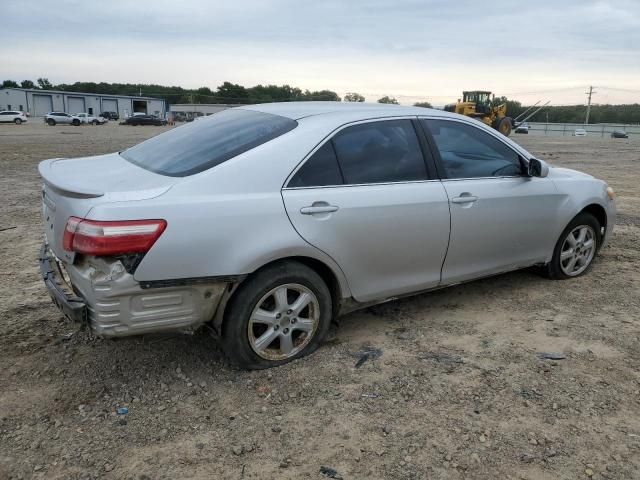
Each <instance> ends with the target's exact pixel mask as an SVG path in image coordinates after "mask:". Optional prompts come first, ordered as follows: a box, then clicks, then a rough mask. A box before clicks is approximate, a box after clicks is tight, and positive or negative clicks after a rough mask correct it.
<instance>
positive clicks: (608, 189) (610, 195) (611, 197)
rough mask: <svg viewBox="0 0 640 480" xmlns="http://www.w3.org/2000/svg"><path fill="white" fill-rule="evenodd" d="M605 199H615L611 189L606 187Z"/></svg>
mask: <svg viewBox="0 0 640 480" xmlns="http://www.w3.org/2000/svg"><path fill="white" fill-rule="evenodd" d="M607 197H609V200H613V199H614V198H616V194H615V193H614V191H613V188H611V187H607Z"/></svg>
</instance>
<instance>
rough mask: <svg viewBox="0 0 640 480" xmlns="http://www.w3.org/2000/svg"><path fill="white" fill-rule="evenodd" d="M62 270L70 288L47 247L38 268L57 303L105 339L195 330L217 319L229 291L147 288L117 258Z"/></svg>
mask: <svg viewBox="0 0 640 480" xmlns="http://www.w3.org/2000/svg"><path fill="white" fill-rule="evenodd" d="M63 267H64V268H65V271H66V273H67V275H68V276H69V279H70V284H69V283H68V282H66V281H65V280H64V277H63V275H62V272H61V266H60V265H59V263H58V260H57V259H56V258H55V257H54V256H53V254H52V253H51V252H50V251H49V249H48V248H47V246H46V245H44V246H43V249H42V251H41V253H40V268H41V271H42V274H43V278H44V281H45V285H46V286H47V289H48V290H49V295H50V296H51V298H52V300H53V303H54V304H56V306H58V308H59V309H60V310H61V311H62V312H63V313H64V314H65V316H67V317H69V318H71V319H72V320H74V321H78V322H85V321H86V322H87V323H88V324H89V325H90V327H91V329H92V330H93V331H94V332H95V333H96V334H97V335H100V336H104V337H124V336H130V335H138V334H143V333H155V332H161V331H176V330H177V331H193V330H194V329H195V328H197V327H199V326H201V325H202V324H204V323H206V322H208V321H210V320H211V319H212V318H213V316H214V314H215V313H216V310H217V308H218V305H219V304H220V300H221V298H222V297H223V294H224V292H225V289H226V287H227V283H204V284H197V285H181V286H170V287H158V288H146V289H143V288H142V287H141V286H140V283H139V282H138V281H136V280H135V279H134V278H133V275H132V274H131V273H128V272H127V271H126V269H125V268H124V266H123V264H122V263H121V262H120V260H118V259H115V258H96V257H83V258H79V259H76V261H75V263H74V264H73V265H66V264H65V265H64V266H63Z"/></svg>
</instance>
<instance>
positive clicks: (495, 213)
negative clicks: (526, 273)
mask: <svg viewBox="0 0 640 480" xmlns="http://www.w3.org/2000/svg"><path fill="white" fill-rule="evenodd" d="M421 124H422V125H423V127H424V128H425V133H427V137H428V138H429V140H430V143H431V145H432V147H433V151H434V157H435V158H436V161H437V165H438V168H439V171H440V174H441V177H442V184H443V185H444V188H445V189H446V191H447V195H448V197H449V202H450V205H451V239H450V241H449V248H448V251H447V256H446V259H445V261H444V264H443V267H442V283H443V284H445V285H446V284H452V283H457V282H462V281H465V280H469V279H472V278H477V277H481V276H485V275H492V274H495V273H499V272H503V271H508V270H513V269H516V268H519V267H525V266H529V265H533V264H535V263H539V262H544V261H546V260H548V259H549V258H550V256H551V253H552V251H553V248H554V245H555V242H556V240H557V238H555V235H556V233H555V232H557V226H558V221H559V216H558V215H557V213H558V211H559V209H560V205H561V203H562V202H563V196H562V195H561V194H560V193H559V192H558V191H557V190H556V188H555V185H554V184H553V181H552V180H551V179H548V178H538V177H529V176H527V175H526V174H525V172H524V166H525V165H526V161H525V160H524V159H523V157H522V155H521V154H520V153H519V152H518V151H517V150H516V149H515V148H514V147H513V146H512V145H510V144H508V143H507V142H505V141H504V140H502V137H501V135H500V134H499V133H498V132H495V133H494V132H493V131H492V130H488V129H485V128H483V127H482V126H481V125H479V124H478V125H476V124H474V123H472V122H469V121H461V120H454V119H442V118H439V119H436V118H432V119H421Z"/></svg>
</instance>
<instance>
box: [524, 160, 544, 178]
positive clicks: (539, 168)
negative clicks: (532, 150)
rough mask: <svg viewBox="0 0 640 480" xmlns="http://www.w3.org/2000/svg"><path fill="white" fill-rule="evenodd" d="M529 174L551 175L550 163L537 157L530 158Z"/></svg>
mask: <svg viewBox="0 0 640 480" xmlns="http://www.w3.org/2000/svg"><path fill="white" fill-rule="evenodd" d="M527 174H528V175H529V176H530V177H540V178H544V177H546V176H547V175H549V165H547V162H545V161H543V160H538V159H537V158H530V159H529V166H528V167H527Z"/></svg>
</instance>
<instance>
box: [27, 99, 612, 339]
mask: <svg viewBox="0 0 640 480" xmlns="http://www.w3.org/2000/svg"><path fill="white" fill-rule="evenodd" d="M241 108H246V109H253V110H258V111H263V112H267V113H273V114H277V115H283V116H288V117H290V118H293V119H295V120H297V122H298V126H297V127H296V128H295V129H293V130H291V131H289V132H288V133H285V134H284V135H282V136H280V137H278V138H276V139H274V140H272V141H270V142H267V143H265V144H262V145H260V146H258V147H256V148H254V149H252V150H249V151H247V152H245V153H242V154H240V155H238V156H236V157H234V158H232V159H231V160H228V161H226V162H224V163H222V164H220V165H218V166H216V167H213V168H211V169H209V170H206V171H204V172H201V173H198V174H195V175H191V176H188V177H181V178H180V177H167V176H162V175H159V174H156V173H152V172H149V171H147V170H144V169H142V168H140V167H137V166H135V165H133V164H131V163H129V162H127V161H126V160H124V159H123V158H122V157H121V156H120V155H118V154H117V153H114V154H110V155H103V156H99V157H89V158H80V159H54V160H47V161H44V162H42V163H41V165H40V167H39V168H40V173H41V175H42V177H43V178H44V189H43V195H44V196H45V198H44V199H43V213H44V217H45V232H46V236H47V241H48V243H49V244H50V246H51V248H52V250H53V251H54V252H55V254H56V256H57V257H58V258H60V259H61V260H62V261H63V263H64V264H65V267H66V269H67V270H68V271H69V275H70V277H71V279H72V282H74V285H75V284H77V287H78V290H80V291H81V293H82V295H83V296H84V297H85V299H86V300H87V302H88V304H90V308H94V310H95V311H96V312H97V311H98V310H99V308H98V307H96V306H97V305H98V304H99V303H100V302H102V301H103V299H104V298H103V297H101V295H103V296H104V295H107V296H108V298H109V299H110V301H112V300H114V297H117V296H118V294H117V292H122V296H123V297H122V298H120V299H119V301H121V302H122V301H123V299H124V298H125V297H127V296H129V297H127V298H134V297H135V298H142V297H139V296H140V295H143V294H144V295H152V294H153V292H152V291H149V290H145V291H144V292H141V291H139V290H137V289H136V285H137V283H138V282H140V281H154V280H171V279H180V278H195V277H216V276H234V275H244V274H250V273H252V272H254V271H256V270H257V269H259V268H260V267H262V266H264V265H266V264H268V263H270V262H272V261H275V260H278V259H283V258H290V257H307V258H312V259H314V260H317V261H319V262H322V263H323V264H324V265H326V266H327V267H328V268H329V269H330V270H331V271H332V272H333V274H334V275H335V277H336V279H337V282H338V287H339V293H340V296H341V297H342V298H344V299H347V298H352V299H355V300H356V301H358V302H372V301H373V302H375V301H384V300H386V299H388V298H390V297H394V296H397V295H404V294H409V293H412V292H417V291H423V290H428V289H431V288H437V287H440V286H443V285H448V284H454V283H459V282H461V281H466V280H471V279H473V278H479V277H483V276H486V275H490V274H494V273H499V272H502V271H507V270H513V269H515V268H520V267H526V266H529V265H532V264H535V263H543V262H546V261H548V260H549V259H550V258H551V255H552V252H553V247H554V245H555V242H556V241H557V239H558V237H559V235H560V233H561V231H562V229H563V228H564V227H565V226H566V225H567V224H568V222H569V221H570V220H571V219H572V218H573V217H574V216H575V215H576V214H577V213H578V212H580V211H581V210H582V209H583V208H585V207H586V206H588V205H591V204H597V205H600V206H602V207H603V208H604V209H605V211H606V212H607V217H608V223H607V232H606V233H607V234H606V236H605V239H608V237H609V236H610V235H609V234H610V232H611V229H612V228H613V224H614V220H615V204H614V202H613V201H611V200H609V199H608V197H607V194H606V184H605V183H604V182H603V181H601V180H597V179H594V178H593V177H591V176H588V175H585V174H581V173H579V172H575V171H572V170H567V169H558V168H550V171H549V175H548V176H547V177H546V178H524V177H517V178H490V179H470V180H443V181H440V180H439V179H434V180H428V181H417V182H399V183H386V184H372V185H353V186H338V187H326V188H300V189H289V188H286V187H285V186H286V182H287V179H288V178H290V176H291V175H292V174H293V173H294V172H295V171H296V169H297V168H299V166H300V165H301V164H302V163H303V162H304V161H305V160H306V159H307V158H308V157H309V156H310V155H311V154H312V153H313V152H314V151H315V149H316V148H318V147H319V146H320V145H321V144H322V143H323V142H324V141H326V140H327V139H328V138H330V137H331V135H332V134H333V133H334V132H336V131H337V130H339V129H340V128H344V127H345V126H346V125H350V124H353V123H357V122H363V121H370V120H371V119H385V118H414V119H417V118H418V117H424V116H428V117H431V118H449V119H451V120H455V121H461V122H465V123H468V124H471V125H473V126H475V127H477V128H481V129H484V130H485V131H487V132H488V133H490V134H492V135H498V134H496V133H495V131H493V130H491V129H489V128H488V127H485V126H484V125H482V124H480V123H479V122H476V121H474V120H471V119H468V118H466V117H460V116H458V115H455V114H451V113H447V112H441V111H435V110H425V109H423V108H417V107H401V106H387V105H368V104H365V105H345V104H337V103H333V102H301V103H299V104H286V105H282V104H266V105H255V106H247V107H241ZM425 112H426V113H425ZM206 121H207V119H203V120H201V121H200V122H206ZM177 128H188V125H187V126H184V127H177ZM499 138H500V139H501V141H503V142H505V143H506V144H507V145H509V146H510V147H511V148H513V149H515V150H516V151H518V152H519V153H520V154H521V155H522V156H523V157H524V158H531V154H529V153H528V152H527V151H526V150H524V149H523V148H522V147H520V146H519V145H517V144H515V143H514V142H513V141H511V140H510V139H508V138H505V137H499ZM464 193H469V194H471V195H473V196H476V197H477V200H476V201H475V202H474V203H472V204H470V205H467V204H460V203H453V202H452V199H454V198H456V197H459V196H460V195H462V194H464ZM316 202H326V203H327V204H329V205H335V206H337V207H338V209H337V210H335V211H333V212H328V213H322V214H313V215H302V214H301V213H300V210H301V209H302V208H305V207H309V206H312V205H313V204H314V203H316ZM320 205H322V203H320ZM71 215H74V216H78V217H83V218H89V219H95V220H135V219H150V218H153V219H155V218H161V219H165V220H166V221H167V228H166V230H165V231H164V233H163V234H162V236H161V237H160V238H159V239H158V241H157V242H156V243H155V244H154V246H153V247H152V248H151V250H150V251H149V252H148V253H147V254H146V255H145V256H144V258H143V260H142V262H141V263H140V265H139V266H138V268H137V269H136V271H135V274H134V275H133V276H131V275H129V276H128V277H126V281H125V280H117V281H116V280H115V279H111V280H109V279H107V278H106V277H105V278H104V279H103V280H102V281H101V282H97V281H96V280H95V279H91V280H90V275H89V274H88V273H87V271H86V270H83V268H85V267H86V266H85V267H81V265H83V264H78V263H77V262H76V263H74V262H75V258H74V256H73V254H70V253H69V252H65V251H64V250H63V249H62V234H63V231H64V226H65V224H66V221H67V219H68V217H69V216H71ZM127 275H128V274H127ZM105 282H106V283H105ZM120 285H122V288H120ZM209 287H210V288H214V289H216V288H217V287H215V286H213V285H211V286H209ZM138 288H139V287H138ZM203 288H205V287H202V288H201V287H197V288H196V287H194V288H192V289H190V288H184V289H178V290H176V291H175V292H172V293H168V294H169V296H170V297H171V298H174V299H175V301H176V302H177V303H176V305H178V304H179V302H182V303H180V305H183V306H184V308H185V309H189V308H190V309H191V311H192V313H191V314H189V315H191V317H190V319H189V320H185V319H184V318H186V317H184V316H182V317H180V315H178V314H176V316H175V318H178V317H180V318H183V319H182V320H176V323H175V326H176V328H183V327H184V326H188V325H189V324H191V323H193V324H198V323H201V321H202V319H203V318H205V317H207V316H208V315H209V314H210V313H211V315H213V310H215V308H214V307H215V305H214V304H217V302H216V298H218V297H216V295H217V293H215V294H214V295H213V297H210V299H207V300H206V301H205V300H204V298H200V297H198V295H201V294H202V293H203V292H204V291H205V290H203ZM101 289H102V290H101ZM107 290H109V292H110V293H108V294H107V293H106V292H107ZM152 290H163V289H152ZM216 291H217V290H216ZM165 292H169V291H165ZM132 295H133V297H132ZM178 297H179V298H180V300H179V299H178ZM145 298H147V297H145ZM167 301H168V300H167ZM140 302H141V303H140ZM140 302H139V303H138V304H139V305H140V309H139V310H140V311H147V310H149V308H147V307H146V306H145V305H150V304H149V303H148V302H147V303H145V302H146V300H145V302H143V301H142V300H140ZM152 303H153V302H152ZM169 303H170V302H169ZM122 304H123V303H122ZM92 305H93V307H92ZM167 308H169V309H171V308H173V307H167ZM180 308H182V307H180ZM176 309H177V310H176V311H178V310H179V308H178V307H177V306H176ZM196 310H200V312H196ZM120 311H121V312H124V313H122V316H123V318H122V319H121V320H118V321H119V322H120V324H122V325H129V326H130V327H131V328H128V329H127V328H123V329H120V330H118V329H117V328H112V329H111V330H109V328H107V327H104V328H102V329H101V332H102V333H105V334H106V333H107V332H108V331H110V332H116V334H119V333H122V332H124V333H122V334H129V333H135V332H136V331H139V330H137V329H136V328H134V325H133V323H132V322H131V321H129V322H128V323H127V320H126V318H124V317H126V316H127V315H129V316H134V313H135V312H134V311H133V310H131V309H129V310H125V309H121V310H120ZM185 311H186V310H185ZM127 312H128V313H127ZM96 318H98V317H96ZM138 318H141V317H138ZM159 318H160V317H159ZM96 324H104V322H102V320H100V321H99V322H97V323H96ZM153 325H154V324H153V323H147V326H146V327H145V329H144V330H145V331H149V330H153V329H154V328H155V327H154V326H153ZM161 326H162V324H161V323H158V324H157V327H158V328H161ZM147 327H149V328H147ZM162 328H164V327H162Z"/></svg>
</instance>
